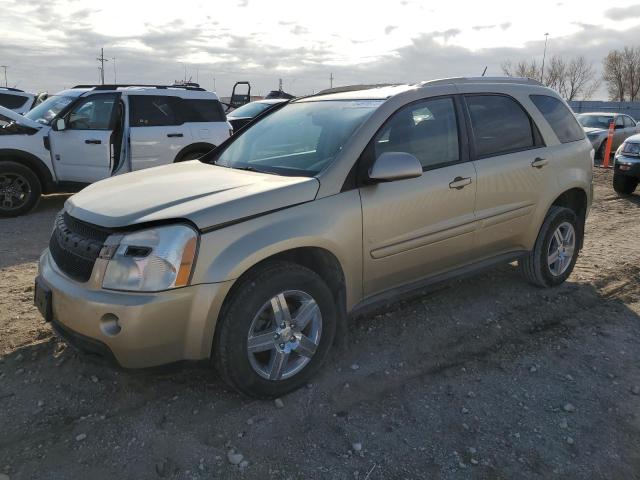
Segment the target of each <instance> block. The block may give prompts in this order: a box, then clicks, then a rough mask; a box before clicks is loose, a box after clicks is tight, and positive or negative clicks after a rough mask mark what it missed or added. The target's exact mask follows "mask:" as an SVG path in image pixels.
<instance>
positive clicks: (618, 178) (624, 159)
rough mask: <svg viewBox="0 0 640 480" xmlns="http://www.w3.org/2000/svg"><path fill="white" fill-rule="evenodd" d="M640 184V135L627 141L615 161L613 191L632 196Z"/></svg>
mask: <svg viewBox="0 0 640 480" xmlns="http://www.w3.org/2000/svg"><path fill="white" fill-rule="evenodd" d="M638 182H640V135H634V136H633V137H629V138H627V139H626V140H625V142H624V143H623V144H622V145H621V146H620V148H618V151H617V152H616V157H615V160H614V170H613V189H614V190H615V191H616V192H618V193H620V194H622V195H631V194H632V193H633V192H634V191H635V189H636V187H637V186H638Z"/></svg>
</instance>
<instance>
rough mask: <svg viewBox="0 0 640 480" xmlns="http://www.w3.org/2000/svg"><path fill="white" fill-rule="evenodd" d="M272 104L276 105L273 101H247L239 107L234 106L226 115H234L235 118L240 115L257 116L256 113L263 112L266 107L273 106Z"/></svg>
mask: <svg viewBox="0 0 640 480" xmlns="http://www.w3.org/2000/svg"><path fill="white" fill-rule="evenodd" d="M274 105H277V104H275V103H260V102H252V103H247V104H246V105H243V106H241V107H240V108H236V109H235V110H234V111H233V112H231V113H229V115H227V116H228V117H232V118H233V117H235V118H240V117H249V118H253V117H255V116H257V115H258V114H260V113H262V112H264V111H265V110H266V109H267V108H269V107H273V106H274Z"/></svg>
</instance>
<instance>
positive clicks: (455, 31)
mask: <svg viewBox="0 0 640 480" xmlns="http://www.w3.org/2000/svg"><path fill="white" fill-rule="evenodd" d="M461 33H462V30H460V29H459V28H450V29H448V30H443V31H441V32H433V33H432V34H431V35H432V36H434V37H442V38H443V39H444V41H445V42H447V40H449V39H450V38H453V37H455V36H457V35H460V34H461Z"/></svg>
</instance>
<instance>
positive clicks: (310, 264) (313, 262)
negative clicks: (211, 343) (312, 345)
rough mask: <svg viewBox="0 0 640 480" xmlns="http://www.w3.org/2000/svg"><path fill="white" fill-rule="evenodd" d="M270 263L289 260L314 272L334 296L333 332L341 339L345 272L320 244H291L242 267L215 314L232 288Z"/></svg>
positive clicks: (331, 254)
mask: <svg viewBox="0 0 640 480" xmlns="http://www.w3.org/2000/svg"><path fill="white" fill-rule="evenodd" d="M272 262H290V263H294V264H297V265H300V266H303V267H306V268H308V269H309V270H311V271H313V272H315V273H316V274H317V275H318V276H319V277H320V278H321V279H322V280H323V281H324V282H325V283H326V284H327V286H328V287H329V290H330V291H331V294H332V295H333V298H334V299H335V302H336V305H337V307H338V308H337V310H338V315H339V318H338V319H337V320H338V325H337V332H336V333H337V335H336V341H339V340H338V339H344V338H346V335H347V326H346V318H347V313H346V296H347V291H346V281H345V274H344V270H343V268H342V265H341V264H340V261H339V260H338V257H336V255H334V254H333V252H331V251H329V250H328V249H326V248H323V247H312V246H304V247H295V248H290V249H287V250H282V251H280V252H277V253H273V254H271V255H269V256H266V257H264V258H262V259H261V260H259V261H258V262H256V263H254V264H253V265H251V266H250V267H249V268H247V269H245V270H244V271H243V272H242V273H241V274H240V276H239V277H238V278H237V279H236V280H235V281H234V282H233V285H232V286H231V288H230V289H229V291H228V292H227V294H226V295H225V298H224V300H223V302H222V306H221V308H220V312H219V315H223V314H224V312H225V309H226V307H227V305H228V304H229V302H230V301H231V299H232V298H233V296H234V294H235V292H236V291H238V289H239V288H241V286H242V285H243V283H244V282H245V281H246V280H247V279H248V278H250V277H251V276H252V275H254V274H255V273H256V272H257V271H259V270H260V269H261V268H263V267H264V266H265V265H268V264H269V263H272ZM218 325H219V322H216V326H215V330H214V337H215V335H216V334H217V331H218Z"/></svg>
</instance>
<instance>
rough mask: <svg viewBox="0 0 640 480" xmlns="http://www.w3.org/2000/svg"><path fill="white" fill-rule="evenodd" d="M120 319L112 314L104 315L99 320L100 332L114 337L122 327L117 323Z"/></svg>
mask: <svg viewBox="0 0 640 480" xmlns="http://www.w3.org/2000/svg"><path fill="white" fill-rule="evenodd" d="M119 321H120V319H119V318H118V316H117V315H114V314H113V313H105V314H104V315H103V316H102V318H101V319H100V330H101V331H102V333H104V334H105V335H107V336H109V337H115V336H116V335H117V334H119V333H120V330H122V327H121V326H120V324H119V323H118V322H119Z"/></svg>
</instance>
